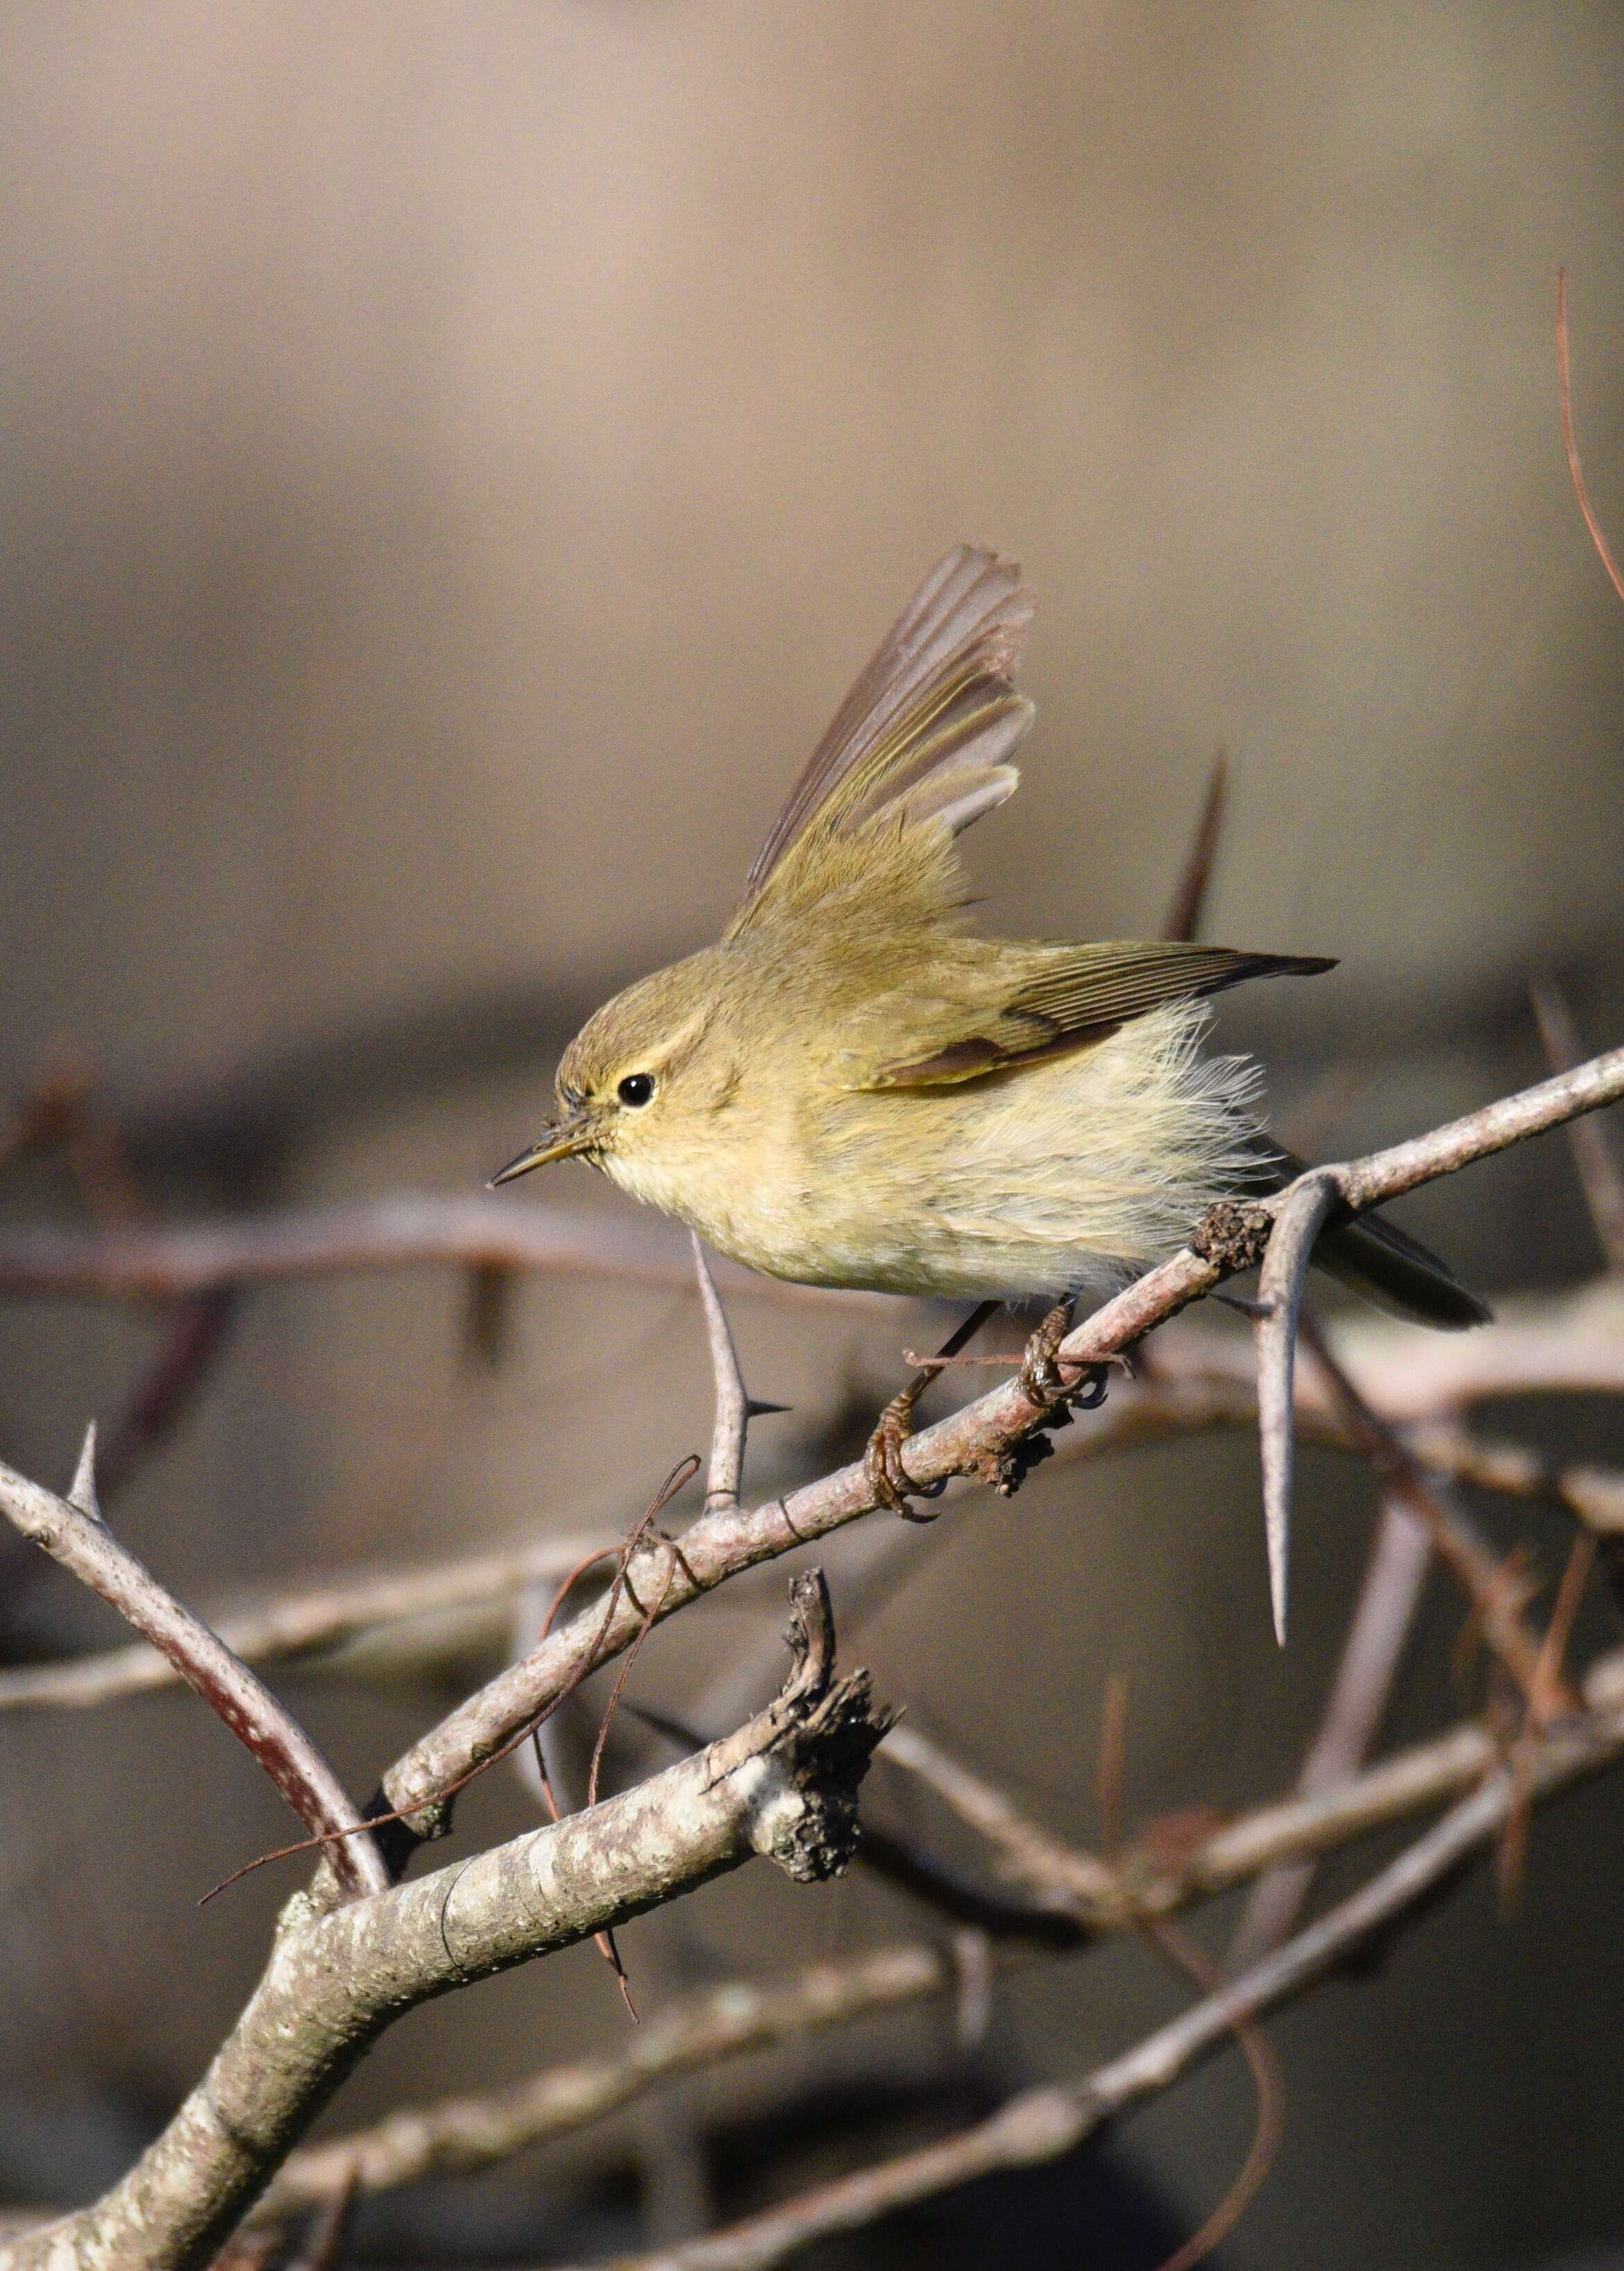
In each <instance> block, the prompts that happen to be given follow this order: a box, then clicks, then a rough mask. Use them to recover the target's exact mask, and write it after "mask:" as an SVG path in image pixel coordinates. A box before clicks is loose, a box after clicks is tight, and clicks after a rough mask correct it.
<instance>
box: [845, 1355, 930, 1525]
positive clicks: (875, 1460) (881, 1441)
mask: <svg viewBox="0 0 1624 2271" xmlns="http://www.w3.org/2000/svg"><path fill="white" fill-rule="evenodd" d="M918 1395H919V1390H918V1389H917V1388H905V1389H903V1391H902V1393H901V1394H900V1395H899V1396H892V1398H891V1400H890V1403H889V1404H887V1405H886V1407H885V1409H884V1411H882V1412H881V1414H880V1417H879V1420H878V1422H877V1424H876V1425H875V1431H874V1433H873V1434H872V1435H870V1436H869V1438H868V1448H867V1449H866V1450H865V1451H864V1453H863V1472H864V1474H865V1476H866V1477H867V1478H868V1487H869V1489H870V1490H871V1491H872V1492H873V1493H874V1497H875V1504H876V1505H879V1506H883V1507H886V1508H889V1509H890V1512H891V1513H892V1514H899V1515H901V1516H902V1518H903V1520H904V1521H905V1522H934V1521H935V1518H936V1517H935V1514H934V1512H933V1513H930V1514H926V1513H924V1512H922V1511H921V1510H920V1508H916V1507H913V1506H911V1505H910V1504H909V1503H908V1501H909V1500H910V1498H916V1499H918V1498H939V1497H940V1496H941V1494H942V1485H941V1484H940V1483H931V1484H928V1485H927V1484H924V1483H916V1482H915V1481H914V1479H913V1476H912V1475H911V1474H910V1473H909V1472H908V1471H907V1469H906V1467H905V1466H904V1464H903V1463H902V1447H903V1445H904V1444H905V1442H906V1441H907V1440H908V1438H909V1436H910V1435H912V1434H913V1406H914V1404H915V1401H916V1400H917V1397H918Z"/></svg>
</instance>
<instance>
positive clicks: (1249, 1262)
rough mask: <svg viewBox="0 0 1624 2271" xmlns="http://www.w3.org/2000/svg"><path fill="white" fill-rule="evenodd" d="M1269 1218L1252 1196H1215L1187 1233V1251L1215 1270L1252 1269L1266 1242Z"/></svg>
mask: <svg viewBox="0 0 1624 2271" xmlns="http://www.w3.org/2000/svg"><path fill="white" fill-rule="evenodd" d="M1272 1228H1273V1217H1272V1216H1271V1215H1270V1211H1269V1210H1268V1208H1267V1207H1263V1206H1259V1205H1258V1203H1257V1202H1256V1201H1255V1199H1219V1201H1218V1203H1217V1205H1216V1206H1210V1207H1209V1208H1208V1209H1207V1211H1206V1212H1205V1214H1203V1216H1202V1217H1201V1220H1200V1221H1199V1222H1198V1223H1197V1224H1196V1227H1195V1229H1194V1230H1193V1231H1192V1232H1190V1240H1189V1243H1190V1252H1191V1253H1192V1254H1196V1255H1200V1257H1201V1259H1202V1260H1203V1262H1211V1263H1212V1265H1213V1267H1214V1268H1215V1269H1218V1270H1233V1271H1234V1272H1236V1273H1237V1274H1239V1272H1240V1271H1241V1270H1253V1269H1255V1268H1256V1266H1257V1264H1258V1263H1259V1262H1261V1261H1262V1260H1263V1248H1264V1247H1266V1246H1267V1245H1268V1243H1269V1233H1270V1230H1271V1229H1272Z"/></svg>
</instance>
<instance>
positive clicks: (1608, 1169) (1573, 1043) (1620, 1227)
mask: <svg viewBox="0 0 1624 2271" xmlns="http://www.w3.org/2000/svg"><path fill="white" fill-rule="evenodd" d="M1528 997H1529V1000H1530V1001H1531V1002H1532V1003H1533V1009H1534V1020H1535V1023H1536V1024H1538V1027H1539V1039H1540V1042H1541V1045H1542V1046H1543V1047H1544V1049H1545V1054H1546V1063H1547V1064H1549V1066H1550V1068H1551V1069H1552V1071H1553V1072H1566V1071H1567V1070H1568V1067H1569V1066H1570V1065H1576V1064H1578V1063H1579V1062H1580V1061H1582V1059H1583V1055H1584V1045H1583V1042H1582V1041H1581V1040H1580V1039H1579V1029H1578V1027H1577V1026H1576V1024H1574V1021H1573V1011H1572V1010H1571V1009H1569V1008H1568V997H1567V995H1566V994H1564V993H1563V992H1562V989H1561V987H1560V986H1559V985H1557V983H1556V981H1555V979H1550V978H1543V979H1535V980H1534V982H1533V984H1532V985H1531V986H1530V987H1529V989H1528ZM1568 1143H1570V1144H1571V1145H1572V1146H1573V1159H1574V1165H1575V1166H1576V1168H1577V1169H1578V1171H1579V1184H1580V1188H1581V1189H1582V1190H1583V1193H1584V1202H1585V1204H1586V1205H1587V1206H1588V1207H1589V1209H1590V1222H1591V1225H1592V1226H1593V1228H1594V1230H1595V1232H1596V1239H1597V1243H1598V1245H1599V1246H1600V1247H1601V1250H1602V1253H1603V1255H1605V1258H1606V1263H1607V1267H1608V1269H1609V1270H1613V1271H1614V1272H1615V1273H1617V1272H1624V1173H1620V1167H1619V1159H1618V1154H1617V1152H1616V1151H1615V1150H1613V1144H1612V1143H1611V1141H1610V1139H1609V1136H1608V1133H1607V1130H1606V1129H1605V1128H1604V1127H1603V1126H1602V1124H1601V1122H1600V1121H1598V1120H1576V1121H1574V1122H1573V1124H1572V1126H1571V1127H1570V1128H1568Z"/></svg>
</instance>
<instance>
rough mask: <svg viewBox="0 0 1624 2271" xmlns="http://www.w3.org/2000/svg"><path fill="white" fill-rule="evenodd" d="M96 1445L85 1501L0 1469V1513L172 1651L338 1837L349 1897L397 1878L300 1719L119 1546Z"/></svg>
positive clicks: (281, 1784) (194, 1683)
mask: <svg viewBox="0 0 1624 2271" xmlns="http://www.w3.org/2000/svg"><path fill="white" fill-rule="evenodd" d="M93 1443H94V1437H93V1435H92V1434H90V1433H86V1448H85V1451H84V1453H82V1454H81V1456H80V1460H79V1465H78V1471H77V1473H76V1474H75V1477H74V1482H73V1488H74V1492H75V1493H76V1497H77V1500H78V1502H77V1503H75V1502H71V1501H70V1500H67V1499H61V1498H58V1497H57V1496H56V1493H54V1492H52V1491H48V1490H45V1489H43V1488H42V1487H41V1485H40V1484H38V1483H33V1482H30V1481H28V1480H27V1478H26V1477H25V1476H23V1475H19V1474H17V1473H14V1472H13V1471H12V1470H11V1468H10V1467H7V1466H4V1465H0V1513H4V1514H5V1515H7V1516H8V1517H9V1519H10V1520H11V1523H12V1524H13V1525H14V1526H15V1527H16V1528H17V1529H18V1530H20V1531H21V1532H22V1534H23V1536H24V1537H25V1538H31V1539H32V1540H33V1542H34V1544H35V1545H38V1546H40V1547H41V1548H42V1549H43V1551H44V1552H47V1553H48V1554H49V1555H50V1556H51V1558H52V1559H53V1560H56V1561H60V1562H61V1564H62V1565H63V1568H65V1569H68V1570H71V1572H72V1574H73V1575H74V1576H76V1577H77V1578H78V1580H79V1582H80V1583H81V1584H84V1585H87V1586H88V1587H89V1588H90V1590H91V1591H92V1592H93V1593H95V1594H98V1595H99V1596H100V1597H101V1599H102V1600H104V1601H106V1602H107V1603H108V1605H109V1606H111V1607H113V1608H115V1609H116V1610H117V1611H118V1613H119V1614H120V1616H122V1617H123V1619H124V1621H125V1623H126V1624H130V1625H133V1626H134V1627H135V1628H136V1630H137V1631H138V1633H141V1634H145V1637H146V1639H147V1640H149V1641H150V1642H152V1644H153V1647H154V1648H155V1649H158V1650H159V1651H160V1654H161V1655H163V1656H165V1657H168V1661H169V1662H170V1663H171V1664H173V1665H174V1666H175V1670H176V1671H177V1672H179V1674H180V1676H181V1678H182V1679H183V1680H185V1682H186V1684H187V1686H189V1687H190V1688H192V1689H193V1690H195V1692H196V1693H197V1694H199V1695H201V1696H202V1698H203V1700H204V1701H205V1703H206V1704H207V1705H208V1706H209V1708H210V1709H211V1710H212V1711H214V1712H215V1713H217V1714H218V1716H220V1718H221V1719H223V1720H224V1721H225V1723H226V1724H227V1727H229V1728H230V1730H231V1731H232V1733H233V1734H234V1735H235V1737H236V1738H237V1739H238V1741H239V1742H240V1743H242V1745H243V1746H245V1748H246V1749H247V1750H248V1751H250V1753H251V1754H252V1755H253V1756H254V1758H256V1759H257V1761H258V1762H259V1764H260V1765H261V1766H262V1767H263V1768H264V1770H265V1772H266V1773H267V1774H268V1775H269V1776H270V1777H271V1779H272V1782H273V1783H275V1784H276V1786H277V1788H278V1790H279V1791H281V1793H282V1796H283V1797H284V1798H286V1799H287V1803H288V1804H289V1806H292V1808H293V1810H294V1813H296V1814H297V1815H298V1817H299V1819H300V1821H302V1822H303V1824H304V1826H305V1828H307V1829H308V1830H309V1832H310V1833H311V1835H313V1836H332V1837H334V1841H335V1842H334V1843H332V1845H330V1846H329V1848H328V1851H329V1853H330V1855H331V1857H332V1870H333V1874H334V1876H335V1877H336V1879H337V1880H338V1882H339V1886H340V1888H342V1890H343V1892H344V1894H345V1895H346V1897H348V1898H354V1897H355V1896H356V1895H360V1894H362V1893H375V1892H377V1891H379V1890H381V1889H382V1888H383V1887H384V1886H385V1885H387V1884H388V1882H389V1876H388V1873H387V1871H386V1870H385V1868H384V1862H383V1859H382V1857H381V1856H380V1854H379V1852H378V1850H377V1847H376V1844H375V1843H374V1842H373V1840H372V1838H371V1836H370V1835H369V1834H368V1833H367V1832H366V1830H365V1829H364V1828H363V1827H362V1825H361V1816H360V1814H359V1813H357V1811H356V1809H355V1806H354V1803H353V1801H352V1800H351V1798H350V1797H349V1795H348V1793H347V1792H346V1790H345V1788H344V1786H343V1784H342V1783H340V1782H339V1778H338V1776H336V1775H335V1774H334V1773H333V1771H332V1768H331V1767H330V1766H329V1765H328V1764H327V1761H325V1759H324V1758H323V1756H322V1754H321V1753H320V1752H319V1751H318V1750H317V1747H316V1746H315V1744H314V1743H312V1742H311V1740H310V1739H309V1736H308V1735H307V1734H306V1733H305V1731H304V1730H303V1728H302V1727H301V1726H300V1724H299V1723H298V1721H297V1720H296V1719H295V1718H294V1716H293V1715H292V1713H291V1712H290V1711H288V1710H287V1708H286V1706H285V1705H283V1704H281V1703H279V1702H278V1701H277V1699H276V1697H275V1696H274V1695H272V1693H271V1691H270V1689H269V1688H268V1687H266V1686H264V1683H263V1681H261V1680H259V1679H257V1678H256V1677H255V1675H254V1673H253V1672H250V1670H249V1668H248V1666H247V1664H244V1663H242V1660H241V1658H240V1657H235V1656H234V1655H233V1654H232V1652H231V1650H230V1649H228V1648H227V1646H226V1645H225V1643H224V1642H223V1641H221V1640H220V1638H219V1636H218V1635H217V1634H214V1633H212V1632H211V1631H210V1630H209V1627H207V1625H205V1623H204V1622H203V1620H202V1619H201V1618H199V1617H196V1616H194V1615H193V1614H192V1612H191V1611H190V1609H187V1608H183V1606H182V1605H181V1604H180V1602H179V1601H177V1600H176V1599H175V1596H174V1595H173V1594H172V1593H170V1592H169V1591H168V1590H167V1589H166V1588H165V1587H164V1586H162V1585H160V1583H159V1582H158V1580H157V1579H156V1578H155V1577H154V1576H153V1575H152V1573H151V1571H150V1570H148V1569H147V1568H146V1567H145V1566H144V1565H143V1564H142V1563H141V1562H140V1561H138V1560H137V1559H136V1557H135V1555H134V1554H133V1553H131V1552H130V1551H129V1550H128V1548H127V1547H125V1546H123V1545H120V1544H119V1542H118V1540H117V1539H116V1538H115V1537H114V1536H113V1534H112V1532H111V1531H110V1530H108V1527H107V1525H106V1523H104V1522H103V1521H102V1520H101V1515H100V1514H99V1513H98V1512H96V1511H95V1510H94V1509H95V1505H96V1500H95V1483H94V1473H93V1448H92V1447H93ZM346 1833H349V1834H346Z"/></svg>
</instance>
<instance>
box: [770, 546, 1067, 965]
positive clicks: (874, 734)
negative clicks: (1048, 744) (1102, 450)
mask: <svg viewBox="0 0 1624 2271" xmlns="http://www.w3.org/2000/svg"><path fill="white" fill-rule="evenodd" d="M1032 605H1033V602H1032V592H1030V590H1029V589H1028V588H1027V586H1026V585H1024V583H1023V582H1022V580H1021V571H1020V570H1019V568H1018V567H1017V565H1016V563H1015V562H1013V561H1010V560H1001V559H1000V558H999V557H998V555H996V554H995V553H993V552H988V551H986V550H983V549H981V548H980V547H976V546H973V545H969V544H961V545H959V546H958V547H957V549H956V550H954V551H952V552H950V553H949V554H948V555H947V557H946V558H945V559H944V560H942V562H939V563H938V565H937V566H936V567H935V569H934V570H932V572H931V573H930V575H928V576H927V577H926V578H925V581H924V582H923V583H922V584H921V585H920V587H919V589H918V591H917V592H915V593H914V594H913V598H912V599H910V600H909V602H908V604H907V606H906V607H905V608H904V609H903V612H902V614H900V615H899V616H898V619H897V621H896V622H895V623H894V624H893V625H892V627H891V629H890V631H889V632H888V633H887V634H886V636H885V637H884V639H883V641H882V643H881V644H880V646H879V648H878V649H877V651H876V652H875V654H874V656H873V658H872V659H871V660H870V661H869V663H868V667H867V669H866V670H865V671H864V672H863V674H862V675H861V677H860V679H859V680H858V681H857V683H856V684H855V686H853V689H852V690H851V692H850V693H849V694H848V695H847V696H846V700H845V702H844V703H843V704H841V706H840V710H839V712H838V715H837V717H836V718H835V720H834V722H833V724H832V725H831V726H830V728H829V731H828V732H827V733H825V734H824V736H823V740H822V741H820V742H819V743H818V745H817V748H816V749H815V750H814V751H813V753H812V757H811V761H810V762H809V763H808V766H807V769H806V771H804V772H803V773H802V775H801V778H800V780H799V781H797V782H796V784H795V786H794V789H793V791H792V793H791V795H790V798H789V801H788V802H787V803H786V805H785V807H784V809H783V811H782V812H781V813H780V814H779V815H778V819H777V820H776V821H775V822H774V823H773V825H772V830H771V834H770V835H769V836H768V838H767V840H766V842H765V844H764V845H763V846H762V849H761V855H760V857H759V858H758V859H757V860H756V865H755V866H754V867H752V868H751V870H750V874H749V881H748V882H747V883H746V885H745V890H744V898H743V902H742V904H741V906H740V908H739V911H738V912H737V914H736V915H735V916H734V920H733V922H732V924H731V925H730V926H729V928H728V932H727V935H728V936H729V937H730V938H732V937H736V936H737V934H739V932H740V931H741V930H743V929H744V928H745V927H747V926H748V925H749V924H750V923H751V922H754V921H756V920H759V919H760V918H761V917H762V916H764V915H765V914H769V913H771V912H776V911H778V909H780V908H782V907H785V906H787V905H794V904H798V903H803V902H804V903H810V902H811V901H813V900H816V898H817V897H821V896H822V895H823V891H824V890H825V888H826V885H827V876H828V863H827V860H826V859H824V858H823V857H822V856H821V855H822V854H823V853H827V851H828V849H829V846H830V843H831V838H838V837H849V836H851V835H853V834H854V833H855V832H856V831H857V830H859V829H860V828H861V827H862V826H863V825H864V824H865V823H867V822H868V821H871V820H874V819H875V818H876V817H878V815H880V814H882V813H890V814H895V815H898V817H900V818H901V819H902V820H903V821H904V822H905V823H924V822H927V821H929V820H932V819H939V820H941V821H943V822H945V823H946V825H947V827H948V829H949V830H950V832H951V834H953V835H957V833H958V831H959V830H961V829H964V828H967V827H968V826H969V825H970V823H971V822H972V820H979V819H980V816H981V815H982V814H983V813H984V812H990V811H991V810H992V809H993V808H994V807H995V805H1000V804H1002V802H1003V800H1004V799H1005V798H1006V797H1007V796H1009V795H1011V794H1012V793H1013V792H1014V790H1015V787H1016V784H1017V781H1018V779H1019V778H1020V777H1019V775H1018V774H1017V771H1016V770H1015V768H1014V766H1013V765H1011V764H1009V763H1008V762H1007V760H1008V759H1009V756H1011V755H1012V754H1013V752H1014V750H1015V748H1016V747H1017V744H1018V742H1019V741H1020V740H1021V737H1022V736H1023V734H1024V733H1025V732H1026V729H1027V727H1028V726H1030V725H1031V724H1032V717H1033V714H1034V713H1033V711H1032V704H1031V703H1030V702H1028V701H1027V700H1026V698H1025V696H1024V695H1021V694H1018V693H1017V691H1016V688H1015V671H1016V666H1017V663H1018V662H1019V660H1020V654H1021V648H1022V646H1023V644H1024V641H1025V637H1026V630H1027V627H1028V625H1029V624H1030V623H1031V622H1032Z"/></svg>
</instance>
